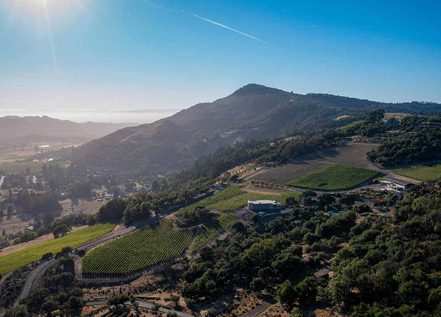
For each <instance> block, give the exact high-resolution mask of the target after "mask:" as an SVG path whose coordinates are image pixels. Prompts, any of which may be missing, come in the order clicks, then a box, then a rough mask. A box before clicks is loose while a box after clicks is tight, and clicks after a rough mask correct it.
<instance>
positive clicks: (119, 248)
mask: <svg viewBox="0 0 441 317" xmlns="http://www.w3.org/2000/svg"><path fill="white" fill-rule="evenodd" d="M192 240H193V235H192V233H191V231H189V230H175V229H173V227H172V225H171V223H170V222H168V221H162V222H161V223H160V224H159V225H158V226H157V227H154V228H145V229H141V230H139V231H136V232H134V233H131V234H129V235H127V236H125V237H122V238H119V239H117V240H114V241H112V242H109V243H107V244H105V245H103V246H101V247H98V248H96V249H94V250H93V251H92V252H90V253H88V254H86V256H85V257H84V258H83V274H85V275H121V274H130V273H133V272H137V271H141V270H143V269H146V268H148V267H150V266H153V265H156V264H159V263H161V262H164V261H167V260H170V259H173V258H176V257H178V256H179V255H181V254H182V253H183V252H184V251H185V250H186V249H187V248H188V247H189V246H190V243H191V241H192Z"/></svg>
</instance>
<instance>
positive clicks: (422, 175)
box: [394, 163, 441, 182]
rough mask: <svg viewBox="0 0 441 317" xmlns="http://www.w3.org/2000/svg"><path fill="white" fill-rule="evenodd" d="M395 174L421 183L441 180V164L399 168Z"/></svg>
mask: <svg viewBox="0 0 441 317" xmlns="http://www.w3.org/2000/svg"><path fill="white" fill-rule="evenodd" d="M394 172H395V173H397V174H398V175H402V176H405V177H410V178H414V179H418V180H420V181H425V182H428V181H435V180H439V179H441V163H438V164H430V165H429V164H428V165H418V166H411V167H406V168H397V169H394Z"/></svg>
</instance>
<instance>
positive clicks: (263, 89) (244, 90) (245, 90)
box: [233, 84, 286, 95]
mask: <svg viewBox="0 0 441 317" xmlns="http://www.w3.org/2000/svg"><path fill="white" fill-rule="evenodd" d="M279 93H286V91H283V90H280V89H276V88H271V87H267V86H264V85H259V84H248V85H246V86H243V87H241V88H239V89H238V90H236V91H235V92H234V93H233V95H249V94H279Z"/></svg>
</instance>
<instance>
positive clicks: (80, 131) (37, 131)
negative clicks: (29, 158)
mask: <svg viewBox="0 0 441 317" xmlns="http://www.w3.org/2000/svg"><path fill="white" fill-rule="evenodd" d="M126 126H127V124H113V123H95V122H86V123H76V122H72V121H67V120H58V119H53V118H50V117H47V116H43V117H17V116H7V117H0V146H17V145H34V144H39V143H84V142H88V141H90V140H93V139H96V138H100V137H103V136H105V135H107V134H109V133H112V132H114V131H116V130H118V129H121V128H123V127H126Z"/></svg>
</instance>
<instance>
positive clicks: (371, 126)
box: [338, 109, 399, 137]
mask: <svg viewBox="0 0 441 317" xmlns="http://www.w3.org/2000/svg"><path fill="white" fill-rule="evenodd" d="M384 113H385V111H384V110H382V109H378V110H372V111H369V112H368V113H367V114H366V115H365V116H364V117H362V118H360V120H356V121H354V122H353V123H351V124H349V125H347V126H344V127H342V128H340V129H338V133H339V135H341V136H354V135H361V136H364V137H374V136H377V135H379V134H382V133H384V132H385V131H386V129H387V127H393V126H396V124H397V123H398V122H397V121H396V120H395V119H391V120H390V121H388V122H386V123H385V122H383V118H384ZM398 124H399V123H398Z"/></svg>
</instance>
